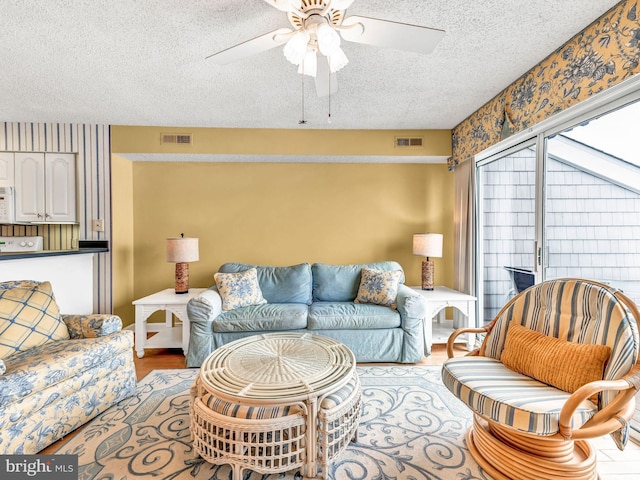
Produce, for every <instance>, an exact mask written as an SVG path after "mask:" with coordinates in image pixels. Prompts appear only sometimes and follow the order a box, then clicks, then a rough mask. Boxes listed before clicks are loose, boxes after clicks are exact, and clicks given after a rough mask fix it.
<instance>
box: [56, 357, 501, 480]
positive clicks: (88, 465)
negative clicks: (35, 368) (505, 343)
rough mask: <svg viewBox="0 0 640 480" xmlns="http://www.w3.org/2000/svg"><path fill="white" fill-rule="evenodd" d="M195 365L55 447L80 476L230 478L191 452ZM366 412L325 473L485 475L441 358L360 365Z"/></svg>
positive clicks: (365, 478) (165, 377)
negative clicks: (430, 362)
mask: <svg viewBox="0 0 640 480" xmlns="http://www.w3.org/2000/svg"><path fill="white" fill-rule="evenodd" d="M197 372H198V371H197V370H155V371H153V372H151V373H150V374H149V375H147V376H146V377H145V378H144V379H142V380H141V381H140V382H139V384H138V390H137V392H136V395H135V396H133V397H131V398H129V399H127V400H124V401H122V402H120V403H119V404H118V405H116V406H114V407H112V408H111V409H109V410H108V411H106V412H105V413H103V414H102V415H100V416H99V417H97V418H96V419H94V420H93V421H91V422H90V423H88V424H87V425H86V426H84V427H83V428H82V429H81V431H80V432H79V433H78V435H76V436H75V437H73V438H72V439H71V440H69V442H68V443H66V444H65V445H64V446H62V447H61V448H60V449H59V450H58V451H57V452H56V453H59V454H63V453H67V454H77V455H79V461H78V464H79V467H80V477H79V478H80V480H93V479H96V480H107V479H108V480H132V479H140V478H148V479H151V478H153V479H160V480H177V479H191V480H193V479H202V480H205V479H206V480H223V479H224V480H229V479H231V478H232V477H231V469H230V468H229V466H227V465H218V466H216V465H211V464H209V463H207V462H205V461H204V460H202V459H201V458H199V457H197V456H196V455H195V454H194V452H193V449H192V445H191V441H190V438H189V388H190V387H191V384H192V383H193V380H194V379H195V376H196V374H197ZM358 374H359V375H360V379H361V383H362V388H363V396H362V399H363V402H364V411H363V416H362V421H361V423H360V428H359V431H358V441H357V442H355V443H351V445H350V446H349V447H348V448H347V450H346V451H345V452H343V453H342V455H340V456H339V457H338V459H337V461H336V462H335V464H334V465H333V467H332V469H331V471H330V474H329V478H331V479H335V480H343V479H359V480H369V479H380V480H382V479H415V480H418V479H429V480H431V479H434V480H435V479H452V480H453V479H455V480H490V477H489V476H488V475H486V474H485V473H484V472H482V470H481V469H480V468H479V467H478V465H477V464H476V463H475V461H474V460H473V458H471V456H470V454H469V451H468V450H467V448H466V445H465V441H464V434H465V432H466V430H467V426H468V425H469V423H470V421H471V414H470V412H469V410H467V408H466V407H464V405H463V404H462V403H461V402H459V401H458V400H457V399H455V398H454V397H453V395H451V394H450V393H449V392H448V391H447V389H446V388H445V387H444V386H443V385H442V382H441V380H440V367H425V366H419V367H415V366H380V367H358ZM302 478H303V477H302V475H301V474H300V472H298V471H292V472H287V473H282V474H277V475H261V474H257V473H254V472H247V474H246V475H245V478H244V480H275V479H287V480H289V479H292V480H298V479H302Z"/></svg>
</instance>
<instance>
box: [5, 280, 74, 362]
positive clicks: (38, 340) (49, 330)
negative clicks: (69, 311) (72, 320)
mask: <svg viewBox="0 0 640 480" xmlns="http://www.w3.org/2000/svg"><path fill="white" fill-rule="evenodd" d="M68 338H69V331H68V330H67V326H66V325H65V324H64V322H63V321H62V319H61V318H60V311H59V309H58V305H57V304H56V300H55V298H54V296H53V291H52V289H51V284H50V283H49V282H42V283H40V284H33V285H31V286H24V287H23V286H20V287H15V288H10V289H0V358H7V357H10V356H11V355H13V354H14V353H18V352H23V351H25V350H29V349H31V348H33V347H37V346H39V345H43V344H45V343H48V342H52V341H55V340H64V339H68Z"/></svg>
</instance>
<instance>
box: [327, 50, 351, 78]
mask: <svg viewBox="0 0 640 480" xmlns="http://www.w3.org/2000/svg"><path fill="white" fill-rule="evenodd" d="M327 59H328V60H329V71H330V72H331V73H335V72H337V71H338V70H340V69H341V68H342V67H344V66H346V65H347V63H349V59H348V58H347V56H346V55H345V53H344V51H343V50H342V49H341V48H340V47H338V49H337V50H336V51H335V52H334V53H332V54H331V55H329V56H328V57H327Z"/></svg>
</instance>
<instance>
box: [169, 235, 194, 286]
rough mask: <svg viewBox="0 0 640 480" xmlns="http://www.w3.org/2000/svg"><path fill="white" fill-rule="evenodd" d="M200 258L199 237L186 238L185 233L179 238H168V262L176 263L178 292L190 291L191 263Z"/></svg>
mask: <svg viewBox="0 0 640 480" xmlns="http://www.w3.org/2000/svg"><path fill="white" fill-rule="evenodd" d="M198 260H200V255H199V253H198V239H197V238H185V236H184V233H181V234H180V237H178V238H167V262H172V263H175V264H176V293H188V292H189V263H188V262H197V261H198Z"/></svg>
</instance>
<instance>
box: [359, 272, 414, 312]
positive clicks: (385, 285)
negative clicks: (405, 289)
mask: <svg viewBox="0 0 640 480" xmlns="http://www.w3.org/2000/svg"><path fill="white" fill-rule="evenodd" d="M401 278H402V270H392V271H390V272H381V271H379V270H371V269H369V268H363V269H362V279H361V280H360V287H358V296H357V297H356V299H355V300H354V302H355V303H372V304H374V305H384V306H385V307H389V308H396V296H397V295H398V286H399V285H400V279H401Z"/></svg>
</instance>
